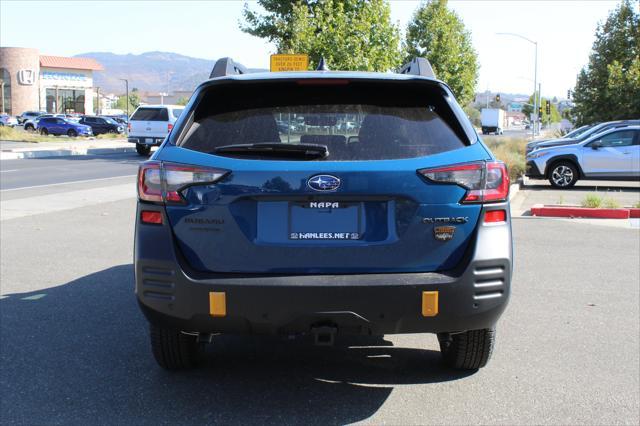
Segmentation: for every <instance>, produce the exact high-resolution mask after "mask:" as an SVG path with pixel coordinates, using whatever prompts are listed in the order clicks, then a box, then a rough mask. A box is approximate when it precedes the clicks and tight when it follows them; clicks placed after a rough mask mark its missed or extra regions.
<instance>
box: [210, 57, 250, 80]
mask: <svg viewBox="0 0 640 426" xmlns="http://www.w3.org/2000/svg"><path fill="white" fill-rule="evenodd" d="M246 73H247V69H246V68H245V67H244V65H242V64H239V63H237V62H234V61H233V59H231V58H220V59H218V60H217V61H216V64H215V65H214V66H213V69H212V70H211V74H209V78H215V77H224V76H225V75H237V74H246Z"/></svg>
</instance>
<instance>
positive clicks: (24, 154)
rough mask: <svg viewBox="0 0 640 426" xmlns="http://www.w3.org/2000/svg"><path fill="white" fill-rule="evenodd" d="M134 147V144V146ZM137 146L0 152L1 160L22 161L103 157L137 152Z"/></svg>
mask: <svg viewBox="0 0 640 426" xmlns="http://www.w3.org/2000/svg"><path fill="white" fill-rule="evenodd" d="M132 145H133V144H132ZM135 151H136V147H135V146H130V147H129V146H127V147H117V148H83V147H72V148H68V149H38V150H31V151H7V152H0V160H20V159H24V158H47V157H66V156H69V155H101V154H118V153H123V152H135Z"/></svg>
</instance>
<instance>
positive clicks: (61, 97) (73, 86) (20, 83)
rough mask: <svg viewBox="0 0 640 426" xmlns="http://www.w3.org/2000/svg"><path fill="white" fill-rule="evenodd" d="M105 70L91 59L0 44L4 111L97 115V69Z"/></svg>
mask: <svg viewBox="0 0 640 426" xmlns="http://www.w3.org/2000/svg"><path fill="white" fill-rule="evenodd" d="M103 69H104V68H103V67H102V65H100V64H99V63H98V62H97V61H95V60H94V59H91V58H67V57H62V56H47V55H40V53H39V52H38V50H37V49H31V48H22V47H0V89H1V91H2V96H1V97H0V112H3V113H6V114H10V115H20V114H22V113H23V112H24V111H46V112H49V113H67V114H69V113H80V114H93V98H94V89H96V88H95V87H94V86H93V72H94V71H102V70H103Z"/></svg>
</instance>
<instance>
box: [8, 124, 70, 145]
mask: <svg viewBox="0 0 640 426" xmlns="http://www.w3.org/2000/svg"><path fill="white" fill-rule="evenodd" d="M0 140H3V141H16V142H33V143H38V142H64V141H65V139H60V138H59V137H55V136H51V135H49V136H43V135H41V134H39V133H37V132H25V131H22V130H17V129H13V128H11V127H5V126H3V127H0Z"/></svg>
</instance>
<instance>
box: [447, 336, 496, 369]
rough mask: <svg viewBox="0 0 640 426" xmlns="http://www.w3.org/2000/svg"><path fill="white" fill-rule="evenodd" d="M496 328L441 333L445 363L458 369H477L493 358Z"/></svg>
mask: <svg viewBox="0 0 640 426" xmlns="http://www.w3.org/2000/svg"><path fill="white" fill-rule="evenodd" d="M495 333H496V331H495V328H485V329H482V330H469V331H465V332H464V333H456V334H449V333H439V334H438V341H439V342H440V352H441V353H442V359H443V360H444V363H445V364H446V365H447V366H449V367H451V368H456V369H458V370H477V369H479V368H482V367H484V366H485V365H487V362H489V359H490V358H491V353H492V352H493V347H494V345H495Z"/></svg>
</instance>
